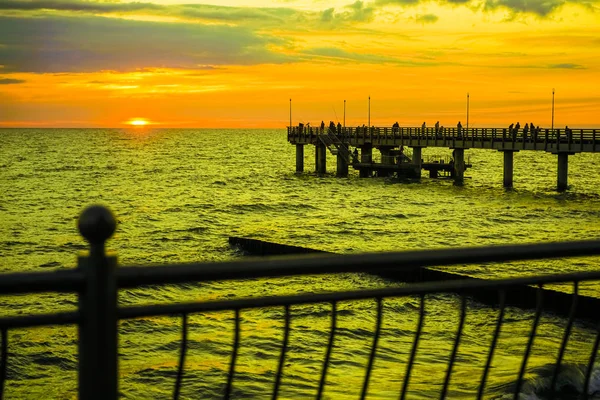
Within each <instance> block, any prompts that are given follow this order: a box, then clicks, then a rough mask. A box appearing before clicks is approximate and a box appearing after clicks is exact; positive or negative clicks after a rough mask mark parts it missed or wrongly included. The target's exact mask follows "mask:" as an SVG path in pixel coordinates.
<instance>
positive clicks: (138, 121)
mask: <svg viewBox="0 0 600 400" xmlns="http://www.w3.org/2000/svg"><path fill="white" fill-rule="evenodd" d="M125 123H126V124H127V125H131V126H137V127H143V126H147V125H149V124H150V121H148V120H147V119H145V118H132V119H130V120H128V121H127V122H125Z"/></svg>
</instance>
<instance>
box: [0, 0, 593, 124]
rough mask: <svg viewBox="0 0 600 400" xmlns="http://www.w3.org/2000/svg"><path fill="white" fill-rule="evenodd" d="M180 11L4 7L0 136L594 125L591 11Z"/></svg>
mask: <svg viewBox="0 0 600 400" xmlns="http://www.w3.org/2000/svg"><path fill="white" fill-rule="evenodd" d="M189 3H191V2H190V1H186V2H182V3H179V2H178V1H177V0H148V1H146V2H142V3H137V2H131V1H127V0H122V1H114V2H113V1H111V2H105V1H101V0H90V1H76V0H74V1H68V2H65V1H62V0H49V1H47V2H44V3H43V4H41V3H39V4H38V3H36V2H29V1H26V0H6V1H5V2H4V3H3V6H2V9H1V10H0V21H1V23H0V127H46V126H47V127H119V126H122V125H123V121H130V122H128V124H130V125H131V126H145V124H144V123H143V122H141V121H143V120H147V119H145V118H144V119H142V118H139V119H132V120H130V119H131V115H136V114H137V115H139V113H140V111H142V112H143V113H144V114H145V115H147V117H148V118H149V119H148V121H150V120H151V121H161V122H160V126H161V127H182V128H183V127H215V128H218V127H230V128H241V127H248V128H284V127H285V126H286V125H288V124H289V107H288V100H289V98H292V99H293V102H292V108H293V109H292V123H293V124H297V123H299V122H302V123H309V122H310V123H311V124H312V125H315V124H318V123H320V122H321V120H325V121H326V122H327V121H329V120H336V121H339V120H341V119H342V118H343V117H342V115H343V107H344V101H346V123H347V124H348V125H351V126H356V125H362V124H365V123H367V114H368V108H367V107H368V105H367V99H368V97H369V96H370V97H371V109H370V112H371V121H372V122H373V123H374V124H376V125H383V126H386V125H391V124H392V123H394V122H395V121H398V122H399V123H400V124H401V125H402V126H420V125H421V123H422V122H423V121H427V122H428V123H430V124H431V123H434V122H435V121H438V120H439V121H440V123H441V124H443V125H446V126H451V125H455V124H456V122H457V121H458V120H461V119H462V120H464V119H465V109H466V94H467V93H470V96H471V97H470V107H471V109H470V113H471V125H472V126H473V127H490V126H507V125H508V124H509V123H511V122H514V121H519V120H520V121H533V122H535V123H536V124H539V125H541V126H544V127H549V126H550V124H551V118H552V116H551V106H552V103H551V101H552V89H553V88H554V89H555V92H556V96H555V97H556V98H555V124H556V125H557V126H565V125H569V126H573V127H578V126H582V127H598V126H600V92H599V91H598V88H599V87H600V73H599V70H600V56H599V54H600V53H599V52H598V51H597V50H598V49H599V48H600V41H599V40H598V37H600V11H599V10H600V8H599V7H600V0H591V1H590V2H588V3H585V4H583V3H581V2H579V1H577V0H565V1H561V2H542V1H530V2H511V1H506V0H461V1H450V0H437V1H433V2H431V1H425V0H417V1H401V0H372V1H366V0H365V1H361V0H358V1H356V0H333V1H331V2H319V1H309V0H286V1H285V2H275V3H274V2H267V1H259V0H227V1H225V2H221V1H216V0H207V1H202V0H198V1H197V2H196V4H189ZM106 32H110V33H111V34H110V35H106ZM39 37H43V38H44V45H43V46H40V45H39V44H38V39H37V38H39ZM133 120H136V121H137V120H139V121H140V122H139V123H137V122H136V123H132V122H131V121H133ZM149 123H151V122H149Z"/></svg>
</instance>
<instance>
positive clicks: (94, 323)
mask: <svg viewBox="0 0 600 400" xmlns="http://www.w3.org/2000/svg"><path fill="white" fill-rule="evenodd" d="M115 227H116V223H115V219H114V217H113V216H112V214H111V213H110V212H109V211H108V210H107V209H105V208H102V207H98V206H96V207H90V208H88V209H87V210H86V211H84V212H83V214H82V215H81V217H80V220H79V228H80V231H81V233H82V235H83V236H84V237H85V239H86V240H87V241H88V242H90V252H89V254H88V255H82V256H80V257H79V262H78V267H77V268H75V269H72V270H62V271H55V272H39V273H11V274H4V275H2V277H1V279H0V295H11V294H24V293H40V292H66V293H75V294H77V296H78V298H79V302H78V307H77V308H76V309H74V310H73V311H69V312H59V313H50V314H37V315H23V316H12V317H6V316H4V317H0V331H1V339H2V344H1V352H2V354H1V358H0V398H2V397H3V396H2V394H3V392H4V390H5V386H6V383H7V369H8V368H9V366H10V363H11V357H10V348H11V347H10V345H11V344H10V343H8V332H9V330H14V329H19V328H25V327H35V326H45V325H68V324H75V325H76V326H77V327H78V333H79V341H78V342H79V343H78V357H79V367H78V370H79V386H78V387H79V389H78V395H79V398H82V399H103V400H109V399H117V398H118V396H119V391H118V386H119V384H118V381H119V373H118V364H119V360H118V347H117V343H118V341H117V338H118V335H119V333H118V328H117V322H118V320H124V319H132V318H140V317H148V316H157V315H170V316H179V317H180V318H181V344H180V353H179V359H178V362H177V373H176V376H175V379H174V382H173V398H175V399H177V398H178V397H179V394H180V390H181V388H182V385H183V383H184V373H185V359H186V354H187V353H188V352H189V351H190V350H189V349H188V339H187V334H188V328H187V324H188V317H189V316H190V314H195V313H204V312H211V311H222V310H233V311H234V313H235V320H234V324H233V332H232V336H233V338H234V340H233V347H232V349H231V353H230V357H229V373H228V376H227V381H226V382H225V384H224V386H223V387H224V389H223V392H222V397H223V398H230V397H231V396H232V393H233V392H232V390H233V387H234V385H235V375H236V362H237V358H238V350H239V347H240V343H241V338H240V329H241V328H240V326H241V324H242V319H241V312H242V311H243V310H249V309H255V308H264V307H279V308H282V309H283V310H284V328H283V330H284V332H283V339H282V342H281V348H280V356H279V361H278V364H277V369H276V371H274V374H273V376H274V378H273V386H272V388H271V390H270V393H265V397H266V396H271V397H272V398H277V397H278V393H279V390H280V387H281V385H282V380H283V378H284V377H285V369H286V354H287V352H288V350H289V338H290V331H291V330H292V329H291V320H292V319H293V307H294V306H297V305H301V304H315V303H325V304H330V306H331V312H330V315H329V319H330V330H329V337H328V344H327V348H326V351H325V353H324V354H323V358H322V368H321V370H320V371H319V374H318V377H316V380H317V381H318V386H317V387H316V390H315V393H314V396H315V398H317V399H320V398H322V396H323V395H324V393H325V392H326V390H327V378H328V369H329V367H330V365H331V353H332V349H333V346H334V345H335V343H336V334H337V329H336V327H337V316H338V313H337V306H338V304H339V303H340V302H345V301H354V300H360V299H374V300H375V304H376V323H375V326H374V327H373V332H372V336H371V347H370V350H369V358H368V362H367V363H366V365H365V369H364V379H363V384H362V389H361V393H360V398H365V397H366V396H367V394H368V392H369V383H370V377H371V375H372V371H373V370H374V361H375V359H376V358H377V352H378V342H379V340H380V338H381V336H382V335H384V334H385V332H384V330H383V329H382V324H381V322H382V318H383V306H382V304H383V302H384V300H386V299H389V298H397V297H407V296H412V297H416V298H417V299H418V300H419V304H420V306H419V311H418V313H419V316H418V323H417V324H416V326H415V329H414V333H413V341H412V345H411V348H410V350H409V353H408V354H409V357H408V361H407V363H406V365H404V368H403V370H404V371H405V372H404V378H403V383H402V387H401V389H400V391H399V393H398V394H397V396H396V397H400V398H402V399H403V398H405V397H407V396H409V393H410V378H411V371H412V369H413V366H414V363H415V357H416V355H417V353H418V351H419V341H420V338H421V336H422V332H423V330H422V329H423V322H424V319H425V314H426V295H429V294H435V293H446V292H453V293H458V295H459V296H460V299H461V302H460V304H461V306H460V313H459V320H458V323H457V328H456V333H455V334H454V339H453V341H454V342H453V345H452V350H451V352H450V353H449V354H448V355H447V367H446V373H445V378H444V380H443V381H442V382H440V383H439V398H445V397H446V395H447V393H448V390H449V386H450V380H451V377H452V371H453V365H454V364H455V362H456V360H457V354H458V348H459V345H460V342H461V337H462V334H463V327H464V324H465V316H466V313H467V308H466V301H467V298H468V297H469V294H470V293H471V291H473V290H475V289H477V290H481V289H486V290H488V291H490V292H495V293H497V296H498V303H497V304H498V314H497V320H496V327H495V329H494V333H493V335H492V337H491V338H490V342H489V349H488V353H487V356H486V357H485V360H481V365H482V367H483V373H482V375H481V377H480V379H479V384H478V386H477V388H476V390H475V391H476V393H475V392H474V393H473V397H476V398H483V396H484V394H485V390H486V381H487V377H488V374H489V372H490V368H491V365H492V360H493V357H494V351H495V348H496V345H497V343H498V340H499V334H500V331H501V328H502V326H503V323H504V320H503V318H504V314H505V309H506V305H507V293H510V291H511V290H512V289H514V288H515V287H518V286H519V285H534V286H535V287H537V292H536V293H537V297H536V306H535V317H534V318H533V321H532V325H531V329H530V332H529V338H528V341H527V346H526V347H525V348H524V349H523V358H522V362H521V367H520V369H519V374H518V376H517V377H516V378H517V380H516V382H517V384H516V386H515V389H514V390H515V393H519V391H520V389H521V386H522V382H523V379H524V375H525V372H526V369H527V364H528V360H529V356H530V353H531V349H532V346H533V342H534V339H535V338H536V330H537V327H538V324H539V321H540V316H541V314H542V312H543V310H544V303H543V301H544V291H543V290H542V289H543V287H544V285H548V284H553V283H570V284H572V287H573V292H572V295H571V304H570V306H569V307H570V311H569V313H568V318H567V321H566V323H565V328H564V336H563V338H562V344H561V346H560V349H559V352H558V354H557V356H556V369H555V372H554V375H553V377H552V381H551V384H550V386H549V388H548V389H549V390H550V392H554V390H555V388H557V379H558V374H559V370H560V365H561V362H562V360H563V357H564V355H565V351H566V343H567V341H568V339H569V336H570V334H571V330H572V326H573V323H574V320H575V318H576V317H577V315H578V304H579V299H580V296H579V294H578V287H579V284H580V283H581V282H584V281H591V280H600V269H599V270H596V271H589V272H580V273H565V274H553V275H543V276H534V277H524V278H523V277H522V278H511V279H495V280H483V281H482V280H469V279H464V280H463V279H460V280H454V281H444V282H429V283H420V284H411V285H405V286H401V287H393V288H381V289H370V290H353V291H340V292H323V293H314V294H298V295H285V296H265V297H257V298H239V299H228V300H218V301H203V302H187V303H174V304H166V305H145V306H128V307H119V306H117V298H118V291H119V290H120V289H125V288H134V287H142V286H146V285H165V284H175V283H186V282H207V281H218V280H241V279H248V278H267V277H285V276H292V275H315V274H337V273H349V272H368V273H373V272H394V271H417V270H419V269H420V268H422V267H432V266H451V265H457V264H474V263H488V262H507V261H514V260H534V259H549V258H563V257H580V256H596V255H600V240H590V241H579V242H564V243H549V244H531V245H510V246H490V247H478V248H456V249H442V250H430V251H408V252H395V253H380V254H356V255H325V256H323V255H317V256H299V257H296V258H264V259H249V260H243V261H233V262H221V263H202V264H168V265H162V266H152V267H139V266H130V267H118V268H117V264H116V258H115V256H114V255H111V254H107V253H106V252H105V242H106V240H107V239H109V238H110V237H111V235H112V233H113V232H114V230H115ZM588 311H589V310H588ZM599 343H600V334H598V336H597V337H596V340H595V342H594V344H593V350H592V352H591V354H588V355H587V356H586V358H587V360H589V361H588V363H587V367H586V369H585V382H584V384H583V388H584V392H585V393H587V392H588V387H589V385H590V378H591V374H592V367H593V365H594V362H595V359H596V352H597V350H598V345H599ZM196 379H201V377H196ZM198 396H199V397H202V394H198ZM515 398H516V396H515ZM581 398H587V394H584V395H582V397H581Z"/></svg>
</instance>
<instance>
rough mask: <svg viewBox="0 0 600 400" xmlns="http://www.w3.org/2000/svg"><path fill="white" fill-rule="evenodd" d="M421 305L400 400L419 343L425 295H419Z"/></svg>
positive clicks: (402, 397)
mask: <svg viewBox="0 0 600 400" xmlns="http://www.w3.org/2000/svg"><path fill="white" fill-rule="evenodd" d="M420 299H421V306H420V308H419V322H418V323H417V330H416V332H415V339H414V340H413V345H412V349H411V350H410V358H409V359H408V365H407V366H406V374H405V375H404V383H402V393H401V394H400V400H404V397H405V396H406V389H408V382H409V381H410V373H411V371H412V366H413V364H414V362H415V358H416V356H417V347H418V345H419V339H420V337H421V331H422V329H423V320H424V319H425V295H424V294H421V295H420Z"/></svg>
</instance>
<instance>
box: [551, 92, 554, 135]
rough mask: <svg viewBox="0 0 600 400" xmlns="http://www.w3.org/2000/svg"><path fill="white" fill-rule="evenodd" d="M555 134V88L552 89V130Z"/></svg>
mask: <svg viewBox="0 0 600 400" xmlns="http://www.w3.org/2000/svg"><path fill="white" fill-rule="evenodd" d="M551 132H554V88H552V130H551Z"/></svg>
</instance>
